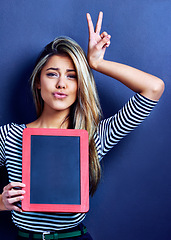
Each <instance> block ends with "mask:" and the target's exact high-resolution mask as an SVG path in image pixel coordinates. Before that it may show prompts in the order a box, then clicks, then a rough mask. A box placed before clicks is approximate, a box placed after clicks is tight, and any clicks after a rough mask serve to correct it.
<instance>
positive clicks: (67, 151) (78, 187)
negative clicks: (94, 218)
mask: <svg viewBox="0 0 171 240" xmlns="http://www.w3.org/2000/svg"><path fill="white" fill-rule="evenodd" d="M88 169H89V163H88V133H87V131H85V130H75V129H42V128H39V129H38V128H26V129H24V131H23V173H22V177H23V179H22V182H24V183H25V184H26V188H25V190H26V194H25V198H24V200H23V201H22V209H23V210H24V211H48V212H54V211H55V212H86V211H88V208H89V172H88Z"/></svg>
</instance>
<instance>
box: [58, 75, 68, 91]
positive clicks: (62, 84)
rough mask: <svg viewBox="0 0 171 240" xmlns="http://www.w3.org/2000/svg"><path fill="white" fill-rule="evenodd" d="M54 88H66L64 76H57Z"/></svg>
mask: <svg viewBox="0 0 171 240" xmlns="http://www.w3.org/2000/svg"><path fill="white" fill-rule="evenodd" d="M56 88H57V89H62V88H66V83H65V77H64V76H60V77H59V78H58V80H57V83H56Z"/></svg>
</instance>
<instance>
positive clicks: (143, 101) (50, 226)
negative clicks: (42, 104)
mask: <svg viewBox="0 0 171 240" xmlns="http://www.w3.org/2000/svg"><path fill="white" fill-rule="evenodd" d="M156 104H157V101H152V100H150V99H147V98H145V97H143V96H142V95H140V94H136V95H135V96H133V97H132V98H131V99H130V100H129V101H128V102H127V103H126V104H125V106H124V107H123V108H122V109H121V110H120V111H119V112H118V113H116V114H115V115H114V116H112V117H110V118H107V119H104V120H102V121H101V122H100V124H99V126H98V129H97V131H96V133H95V135H94V139H95V144H96V147H97V151H98V157H99V160H101V159H102V158H103V157H104V155H105V154H106V153H107V152H108V151H109V150H110V149H111V148H112V147H113V146H115V145H116V144H117V143H118V142H119V141H120V140H121V139H122V138H123V137H124V136H126V135H127V134H128V133H129V132H131V131H132V130H133V129H135V128H136V127H137V126H138V125H139V124H140V123H141V122H142V121H143V120H144V119H145V118H146V117H147V116H148V115H149V114H150V112H151V110H152V109H153V107H154V106H155V105H156ZM24 128H26V125H25V124H21V125H18V124H15V123H11V124H7V125H5V126H2V127H1V128H0V166H2V165H5V166H6V168H7V171H8V177H9V182H21V181H22V135H23V130H24ZM19 206H21V205H19ZM84 218H85V213H47V212H44V213H41V212H40V213H38V212H22V213H20V212H16V211H12V220H13V222H14V224H15V225H16V226H17V227H19V228H21V229H25V230H29V231H35V232H45V231H58V230H62V229H67V228H72V227H75V226H77V225H78V224H79V223H81V222H82V221H83V219H84Z"/></svg>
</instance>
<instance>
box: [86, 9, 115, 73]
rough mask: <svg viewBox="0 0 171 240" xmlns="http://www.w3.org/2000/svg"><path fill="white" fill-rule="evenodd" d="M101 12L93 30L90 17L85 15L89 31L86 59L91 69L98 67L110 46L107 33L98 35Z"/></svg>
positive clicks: (100, 24) (101, 17)
mask: <svg viewBox="0 0 171 240" xmlns="http://www.w3.org/2000/svg"><path fill="white" fill-rule="evenodd" d="M102 19H103V12H100V13H99V16H98V20H97V23H96V28H95V30H94V26H93V22H92V20H91V16H90V14H89V13H87V23H88V29H89V44H88V53H87V59H88V63H89V65H90V67H91V68H93V69H96V68H97V67H98V65H99V64H100V63H101V62H102V61H103V57H104V54H105V51H106V47H109V45H110V38H111V36H110V35H109V34H108V33H107V32H103V33H101V34H100V30H101V26H102Z"/></svg>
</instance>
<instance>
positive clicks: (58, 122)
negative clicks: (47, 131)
mask: <svg viewBox="0 0 171 240" xmlns="http://www.w3.org/2000/svg"><path fill="white" fill-rule="evenodd" d="M68 114H69V112H68V111H54V112H47V111H43V112H42V114H41V116H40V117H39V118H38V119H37V120H36V121H34V122H32V123H30V124H27V127H30V128H62V129H67V128H68V127H69V119H67V120H65V119H66V117H67V116H68Z"/></svg>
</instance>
